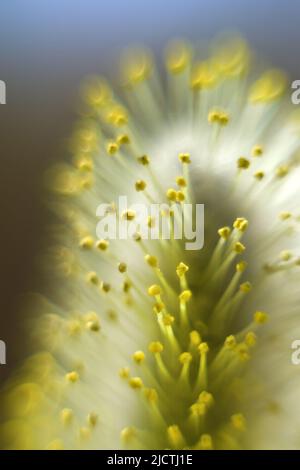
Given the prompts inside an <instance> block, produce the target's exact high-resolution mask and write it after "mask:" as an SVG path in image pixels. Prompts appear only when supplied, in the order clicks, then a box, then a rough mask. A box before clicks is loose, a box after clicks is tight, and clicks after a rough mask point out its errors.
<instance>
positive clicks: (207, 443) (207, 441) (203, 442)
mask: <svg viewBox="0 0 300 470" xmlns="http://www.w3.org/2000/svg"><path fill="white" fill-rule="evenodd" d="M199 446H200V449H202V450H212V449H213V441H212V437H211V435H210V434H202V436H201V437H200V441H199Z"/></svg>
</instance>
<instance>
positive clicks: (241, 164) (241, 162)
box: [237, 157, 250, 170]
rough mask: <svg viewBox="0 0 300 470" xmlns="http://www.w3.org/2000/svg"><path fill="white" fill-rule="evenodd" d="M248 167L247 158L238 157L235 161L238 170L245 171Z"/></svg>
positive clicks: (248, 161)
mask: <svg viewBox="0 0 300 470" xmlns="http://www.w3.org/2000/svg"><path fill="white" fill-rule="evenodd" d="M249 166H250V160H248V159H247V158H244V157H240V158H239V159H238V160H237V167H238V168H239V169H240V170H247V168H249Z"/></svg>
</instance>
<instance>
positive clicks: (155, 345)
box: [148, 341, 164, 354]
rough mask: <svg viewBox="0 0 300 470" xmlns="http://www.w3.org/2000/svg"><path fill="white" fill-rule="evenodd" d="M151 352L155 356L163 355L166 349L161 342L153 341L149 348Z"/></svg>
mask: <svg viewBox="0 0 300 470" xmlns="http://www.w3.org/2000/svg"><path fill="white" fill-rule="evenodd" d="M148 349H149V351H150V352H151V353H153V354H157V353H161V352H162V351H163V349H164V347H163V345H162V343H161V342H160V341H152V342H151V343H150V344H149V347H148Z"/></svg>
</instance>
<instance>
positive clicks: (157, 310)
mask: <svg viewBox="0 0 300 470" xmlns="http://www.w3.org/2000/svg"><path fill="white" fill-rule="evenodd" d="M164 308H165V305H164V304H163V303H162V302H156V303H155V304H154V306H153V311H154V313H156V314H158V313H160V312H161V311H162V310H163V309H164Z"/></svg>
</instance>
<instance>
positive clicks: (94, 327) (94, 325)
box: [86, 318, 100, 332]
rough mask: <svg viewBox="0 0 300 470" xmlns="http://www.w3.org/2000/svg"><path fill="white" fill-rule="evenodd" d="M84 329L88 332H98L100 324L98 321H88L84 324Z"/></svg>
mask: <svg viewBox="0 0 300 470" xmlns="http://www.w3.org/2000/svg"><path fill="white" fill-rule="evenodd" d="M86 328H87V329H88V330H90V331H94V332H96V331H99V330H100V322H99V319H98V318H97V319H94V320H88V321H87V323H86Z"/></svg>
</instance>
